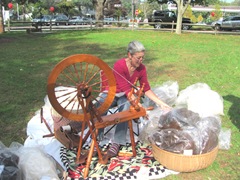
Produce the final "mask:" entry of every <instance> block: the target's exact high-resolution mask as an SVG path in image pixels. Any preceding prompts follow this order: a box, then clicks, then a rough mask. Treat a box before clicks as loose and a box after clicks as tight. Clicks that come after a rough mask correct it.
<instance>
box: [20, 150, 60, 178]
mask: <svg viewBox="0 0 240 180" xmlns="http://www.w3.org/2000/svg"><path fill="white" fill-rule="evenodd" d="M19 157H20V161H19V167H20V168H21V170H22V171H23V176H24V179H25V180H33V179H46V178H48V179H51V180H58V179H59V178H58V175H57V170H56V163H55V161H54V160H53V158H51V157H50V156H49V155H47V154H46V153H44V151H43V150H42V149H40V148H37V147H34V148H31V147H23V148H21V149H19Z"/></svg>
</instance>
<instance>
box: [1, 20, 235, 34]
mask: <svg viewBox="0 0 240 180" xmlns="http://www.w3.org/2000/svg"><path fill="white" fill-rule="evenodd" d="M98 23H101V24H103V26H101V27H97V26H96V24H98ZM154 24H156V23H155V22H148V23H146V22H137V21H131V20H130V21H111V22H104V21H89V22H87V23H86V24H85V25H61V26H56V25H54V24H52V23H50V24H49V25H48V26H41V25H38V26H33V22H31V21H8V22H7V24H5V31H6V32H10V31H26V32H28V33H31V32H43V31H55V30H88V29H89V30H92V29H99V28H112V29H113V28H115V29H128V30H154V31H170V32H174V31H175V27H176V23H174V22H172V23H166V22H158V25H159V27H161V26H168V27H167V28H159V29H155V28H154ZM182 25H185V26H191V29H189V30H182V31H183V32H190V33H191V32H196V33H211V34H236V35H239V34H240V31H217V30H214V29H213V28H212V27H211V25H207V24H186V23H183V24H182Z"/></svg>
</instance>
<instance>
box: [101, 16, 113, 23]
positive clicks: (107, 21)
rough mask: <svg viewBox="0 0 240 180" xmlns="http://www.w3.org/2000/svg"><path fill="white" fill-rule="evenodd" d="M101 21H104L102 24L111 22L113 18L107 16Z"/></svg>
mask: <svg viewBox="0 0 240 180" xmlns="http://www.w3.org/2000/svg"><path fill="white" fill-rule="evenodd" d="M103 21H104V24H112V23H113V22H114V21H115V19H114V18H112V17H109V18H104V19H103Z"/></svg>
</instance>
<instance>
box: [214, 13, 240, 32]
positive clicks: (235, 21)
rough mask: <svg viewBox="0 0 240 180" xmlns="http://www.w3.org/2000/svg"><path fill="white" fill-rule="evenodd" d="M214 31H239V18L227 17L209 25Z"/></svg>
mask: <svg viewBox="0 0 240 180" xmlns="http://www.w3.org/2000/svg"><path fill="white" fill-rule="evenodd" d="M211 26H212V28H213V29H215V30H218V31H220V30H240V16H229V17H226V18H224V19H223V20H218V21H214V22H212V24H211Z"/></svg>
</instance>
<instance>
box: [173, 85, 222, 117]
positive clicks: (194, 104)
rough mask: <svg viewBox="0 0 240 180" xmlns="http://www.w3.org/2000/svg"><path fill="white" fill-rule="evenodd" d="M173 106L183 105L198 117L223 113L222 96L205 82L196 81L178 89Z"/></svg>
mask: <svg viewBox="0 0 240 180" xmlns="http://www.w3.org/2000/svg"><path fill="white" fill-rule="evenodd" d="M175 106H176V107H177V108H180V107H185V108H187V109H188V110H191V111H193V112H196V113H198V114H199V116H200V117H208V116H213V115H224V113H223V98H222V97H221V96H220V95H219V94H218V93H217V92H215V91H213V90H211V88H210V87H209V86H208V85H207V84H205V83H196V84H193V85H191V86H189V87H187V88H186V89H184V90H182V91H180V93H179V96H178V98H177V100H176V104H175Z"/></svg>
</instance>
